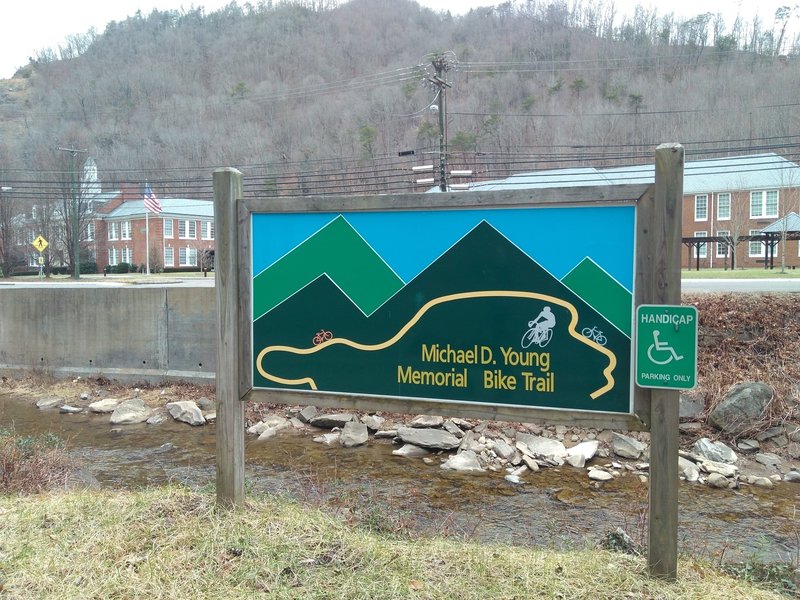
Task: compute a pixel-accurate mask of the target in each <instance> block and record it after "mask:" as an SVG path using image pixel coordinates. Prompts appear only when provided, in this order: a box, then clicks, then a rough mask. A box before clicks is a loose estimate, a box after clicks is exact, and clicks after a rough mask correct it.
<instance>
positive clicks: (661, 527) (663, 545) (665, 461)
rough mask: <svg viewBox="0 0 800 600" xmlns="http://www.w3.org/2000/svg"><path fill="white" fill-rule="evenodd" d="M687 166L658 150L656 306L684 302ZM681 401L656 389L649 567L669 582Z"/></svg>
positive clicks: (675, 152)
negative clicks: (683, 221) (683, 226)
mask: <svg viewBox="0 0 800 600" xmlns="http://www.w3.org/2000/svg"><path fill="white" fill-rule="evenodd" d="M683 164H684V151H683V146H681V145H679V144H662V145H660V146H659V147H658V148H657V149H656V177H655V206H654V210H653V214H652V218H651V221H650V223H649V225H650V227H651V232H652V235H653V242H652V245H651V246H650V252H651V254H650V257H651V259H650V273H649V274H648V278H647V281H646V285H647V287H648V288H649V289H647V290H646V295H647V296H648V297H649V298H650V302H651V303H652V304H673V305H678V304H680V302H681V212H682V207H683ZM678 402H679V392H678V391H677V390H663V389H653V390H651V404H650V407H651V412H650V519H649V527H648V548H647V564H648V569H649V572H650V575H651V576H653V577H660V578H663V579H667V580H669V581H675V579H676V578H677V575H678Z"/></svg>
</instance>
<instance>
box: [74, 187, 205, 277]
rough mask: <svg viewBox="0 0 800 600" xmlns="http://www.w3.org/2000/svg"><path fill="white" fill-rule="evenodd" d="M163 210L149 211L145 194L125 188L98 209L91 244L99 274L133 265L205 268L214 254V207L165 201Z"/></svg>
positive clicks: (89, 234) (90, 232)
mask: <svg viewBox="0 0 800 600" xmlns="http://www.w3.org/2000/svg"><path fill="white" fill-rule="evenodd" d="M159 201H160V203H161V207H162V211H161V212H160V213H159V214H154V213H153V212H151V211H149V210H148V209H147V208H145V206H144V200H143V198H142V192H141V190H140V189H138V187H137V188H135V189H134V188H128V187H125V186H123V189H122V191H120V192H119V193H118V194H117V195H116V197H114V198H113V199H111V200H108V201H106V202H104V203H103V204H102V205H100V206H97V207H96V208H95V209H94V211H93V213H92V215H91V218H90V222H89V225H88V227H87V229H86V231H87V241H88V242H90V244H91V248H92V250H93V253H94V256H95V259H96V261H97V268H98V271H101V272H102V271H103V269H104V268H105V267H106V266H115V265H118V264H120V263H129V264H131V265H135V266H136V267H139V268H141V266H142V265H145V264H146V263H147V261H148V255H147V252H148V250H147V249H148V243H149V253H150V256H149V261H150V269H151V271H153V270H156V269H159V268H164V269H166V270H169V269H172V268H189V267H198V268H200V266H201V262H202V258H201V257H202V255H203V252H204V251H206V250H213V249H214V203H213V202H211V201H208V200H193V199H186V198H160V199H159Z"/></svg>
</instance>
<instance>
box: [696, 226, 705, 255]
mask: <svg viewBox="0 0 800 600" xmlns="http://www.w3.org/2000/svg"><path fill="white" fill-rule="evenodd" d="M707 235H708V232H707V231H695V232H694V237H706V236H707ZM707 254H708V244H707V243H705V242H703V243H702V244H697V246H695V250H694V256H695V258H705V257H706V255H707Z"/></svg>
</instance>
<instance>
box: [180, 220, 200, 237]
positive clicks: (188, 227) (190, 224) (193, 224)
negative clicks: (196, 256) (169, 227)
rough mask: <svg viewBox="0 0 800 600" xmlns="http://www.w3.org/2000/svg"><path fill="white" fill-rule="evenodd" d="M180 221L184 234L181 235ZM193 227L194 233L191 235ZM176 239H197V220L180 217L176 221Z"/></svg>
mask: <svg viewBox="0 0 800 600" xmlns="http://www.w3.org/2000/svg"><path fill="white" fill-rule="evenodd" d="M181 223H183V224H184V230H185V232H186V235H181ZM192 229H194V235H192ZM178 239H180V240H196V239H197V221H195V220H194V219H180V220H179V221H178Z"/></svg>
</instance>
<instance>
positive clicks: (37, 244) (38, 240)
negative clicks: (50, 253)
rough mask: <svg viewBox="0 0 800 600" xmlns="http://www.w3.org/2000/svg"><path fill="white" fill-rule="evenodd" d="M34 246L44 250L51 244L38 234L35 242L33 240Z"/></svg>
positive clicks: (40, 250) (41, 250)
mask: <svg viewBox="0 0 800 600" xmlns="http://www.w3.org/2000/svg"><path fill="white" fill-rule="evenodd" d="M31 244H32V245H33V247H34V248H36V249H37V250H38V251H39V252H44V250H45V248H47V247H48V246H49V245H50V244H49V243H48V242H47V240H46V239H44V238H43V237H42V236H37V237H36V239H35V240H33V242H31Z"/></svg>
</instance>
